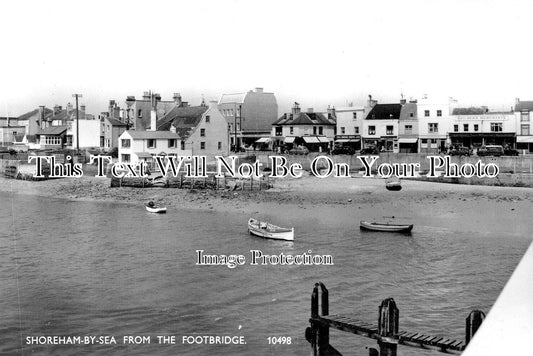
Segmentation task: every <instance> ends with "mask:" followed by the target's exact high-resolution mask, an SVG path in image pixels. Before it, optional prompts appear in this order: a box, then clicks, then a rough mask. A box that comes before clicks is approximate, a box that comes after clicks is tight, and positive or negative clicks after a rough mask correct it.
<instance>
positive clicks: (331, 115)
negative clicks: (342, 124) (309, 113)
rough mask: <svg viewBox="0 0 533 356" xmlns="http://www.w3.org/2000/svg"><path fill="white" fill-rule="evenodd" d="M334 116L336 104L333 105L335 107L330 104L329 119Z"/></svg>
mask: <svg viewBox="0 0 533 356" xmlns="http://www.w3.org/2000/svg"><path fill="white" fill-rule="evenodd" d="M333 117H336V114H335V106H333V107H329V106H328V119H331V118H333Z"/></svg>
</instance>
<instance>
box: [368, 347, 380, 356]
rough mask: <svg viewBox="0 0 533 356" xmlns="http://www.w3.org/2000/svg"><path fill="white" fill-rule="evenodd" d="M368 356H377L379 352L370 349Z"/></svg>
mask: <svg viewBox="0 0 533 356" xmlns="http://www.w3.org/2000/svg"><path fill="white" fill-rule="evenodd" d="M368 356H379V352H378V350H376V349H375V348H373V347H370V348H369V349H368Z"/></svg>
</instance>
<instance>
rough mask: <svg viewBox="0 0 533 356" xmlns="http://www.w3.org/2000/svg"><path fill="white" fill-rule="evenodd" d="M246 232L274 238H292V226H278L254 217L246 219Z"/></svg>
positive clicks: (287, 239) (291, 239)
mask: <svg viewBox="0 0 533 356" xmlns="http://www.w3.org/2000/svg"><path fill="white" fill-rule="evenodd" d="M248 232H249V233H250V234H252V235H255V236H259V237H264V238H267V239H274V240H286V241H293V240H294V228H291V229H288V228H284V227H279V226H276V225H273V224H270V223H268V222H264V221H259V220H256V219H254V218H250V220H248Z"/></svg>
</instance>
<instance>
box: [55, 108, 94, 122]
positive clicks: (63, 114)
mask: <svg viewBox="0 0 533 356" xmlns="http://www.w3.org/2000/svg"><path fill="white" fill-rule="evenodd" d="M78 111H79V117H80V119H84V118H89V117H92V115H89V114H85V111H81V110H78ZM75 117H76V109H73V110H70V111H67V110H65V109H63V110H61V111H60V112H58V113H57V114H55V115H53V116H51V117H50V118H48V121H53V120H61V121H65V120H70V119H72V118H75Z"/></svg>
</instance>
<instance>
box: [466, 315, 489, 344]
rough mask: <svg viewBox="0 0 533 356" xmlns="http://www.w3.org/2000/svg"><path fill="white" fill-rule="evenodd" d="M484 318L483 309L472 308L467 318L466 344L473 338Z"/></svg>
mask: <svg viewBox="0 0 533 356" xmlns="http://www.w3.org/2000/svg"><path fill="white" fill-rule="evenodd" d="M484 319H485V313H483V312H482V311H481V310H472V311H471V312H470V314H468V317H467V318H466V333H465V346H466V345H468V343H469V342H470V340H472V338H473V337H474V334H475V333H476V331H477V330H478V329H479V327H480V326H481V323H482V322H483V320H484Z"/></svg>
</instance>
